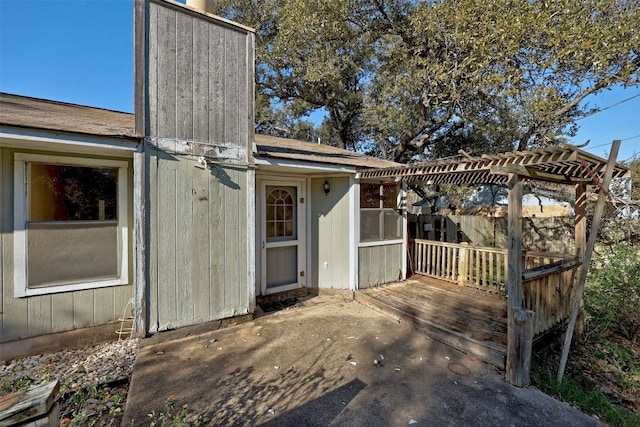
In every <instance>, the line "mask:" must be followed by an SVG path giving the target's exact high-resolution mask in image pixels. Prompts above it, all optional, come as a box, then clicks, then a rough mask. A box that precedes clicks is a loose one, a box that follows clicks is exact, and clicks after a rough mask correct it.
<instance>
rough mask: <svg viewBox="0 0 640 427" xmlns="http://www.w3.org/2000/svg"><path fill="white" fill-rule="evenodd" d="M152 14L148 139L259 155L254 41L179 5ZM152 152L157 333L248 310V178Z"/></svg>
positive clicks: (154, 5)
mask: <svg viewBox="0 0 640 427" xmlns="http://www.w3.org/2000/svg"><path fill="white" fill-rule="evenodd" d="M149 9H150V13H149V58H148V67H149V70H148V81H147V87H148V94H149V99H148V104H149V113H150V116H151V117H150V135H149V136H150V137H152V138H165V139H174V140H177V141H185V142H198V143H202V144H213V145H222V144H223V145H225V146H237V147H239V148H240V150H239V152H240V153H243V152H244V153H247V152H250V150H251V138H250V136H251V135H250V133H251V132H250V129H252V125H253V117H252V114H250V112H252V111H253V101H252V99H253V91H252V88H251V87H250V86H251V85H252V84H253V83H252V82H253V61H252V60H250V58H253V56H250V55H252V50H253V43H252V41H253V37H252V34H251V33H249V32H247V31H245V30H241V29H238V28H234V27H232V26H229V25H226V24H221V23H219V22H217V21H215V20H214V19H212V18H210V17H207V16H204V15H200V14H196V13H192V12H186V11H184V10H182V9H181V7H180V6H178V5H172V4H169V3H164V2H160V1H156V0H154V1H152V2H150V4H149ZM249 41H251V42H249ZM250 67H251V69H249V68H250ZM147 152H150V153H151V154H149V155H148V157H147V161H148V164H149V167H148V169H149V181H148V183H147V191H148V207H149V208H148V209H149V224H148V227H149V232H148V247H149V255H148V259H149V266H148V269H149V273H148V274H149V275H148V278H149V285H148V288H149V296H148V298H149V307H150V308H149V311H150V312H149V332H156V331H159V330H165V329H171V328H175V327H180V326H187V325H191V324H195V323H202V322H206V321H211V320H217V319H221V318H224V317H230V316H234V315H237V314H245V313H247V312H248V309H249V301H248V299H249V295H248V287H247V286H248V285H247V277H248V270H247V269H248V266H247V262H246V260H247V257H248V240H247V238H248V237H247V224H245V222H246V220H244V219H243V218H245V217H246V215H245V214H246V212H247V206H248V203H249V202H248V200H247V194H248V190H247V188H246V182H247V171H246V170H245V169H244V168H243V167H225V166H224V165H221V164H219V163H216V164H214V165H212V166H211V167H210V168H208V169H205V170H203V169H199V168H194V166H193V165H194V161H195V158H194V157H193V156H190V155H186V154H185V155H180V154H175V155H174V154H173V153H164V152H161V151H157V150H156V149H155V148H153V147H152V146H148V148H147ZM242 156H246V155H244V154H242ZM234 160H238V161H240V162H247V161H248V160H249V161H250V159H247V158H246V157H244V158H237V159H234Z"/></svg>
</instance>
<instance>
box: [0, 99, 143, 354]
mask: <svg viewBox="0 0 640 427" xmlns="http://www.w3.org/2000/svg"><path fill="white" fill-rule="evenodd" d="M139 145H140V139H139V138H136V137H135V136H134V134H133V118H132V117H131V115H130V114H124V113H118V112H114V111H107V110H101V109H97V108H89V107H81V106H77V105H70V104H64V103H60V102H51V101H44V100H39V99H33V98H27V97H20V96H14V95H8V94H0V177H1V179H0V181H1V185H0V200H1V201H2V202H1V208H0V224H2V228H1V230H2V235H1V236H2V238H1V240H0V284H1V285H2V286H1V287H2V290H1V292H0V306H1V307H2V309H1V310H2V311H3V312H4V313H3V314H2V315H0V325H1V329H0V332H1V334H0V337H1V339H0V342H7V341H13V340H20V339H23V338H25V337H33V336H38V335H45V334H52V333H56V332H62V331H68V330H72V329H78V328H85V327H91V326H96V325H101V324H104V323H107V322H111V321H113V320H115V319H117V318H118V317H120V316H121V315H122V310H123V307H124V306H125V305H126V303H127V301H128V300H129V299H130V298H131V296H132V294H133V283H134V282H133V278H134V264H133V257H132V253H133V231H132V225H133V215H132V213H133V198H132V196H133V175H134V174H133V163H132V159H133V153H134V152H136V150H138V148H139ZM0 353H5V350H4V349H3V351H2V352H0ZM3 355H4V354H3Z"/></svg>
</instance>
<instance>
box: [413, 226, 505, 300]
mask: <svg viewBox="0 0 640 427" xmlns="http://www.w3.org/2000/svg"><path fill="white" fill-rule="evenodd" d="M413 261H414V264H413V268H414V271H415V272H416V273H420V274H426V275H429V276H434V277H438V278H440V279H444V280H448V281H451V282H455V283H457V284H459V285H462V286H468V287H472V288H479V289H485V290H488V291H491V292H497V293H503V294H504V293H505V292H506V283H507V250H506V249H500V248H488V247H483V246H471V245H466V244H457V243H447V242H437V241H433V240H420V239H416V240H415V243H414V254H413Z"/></svg>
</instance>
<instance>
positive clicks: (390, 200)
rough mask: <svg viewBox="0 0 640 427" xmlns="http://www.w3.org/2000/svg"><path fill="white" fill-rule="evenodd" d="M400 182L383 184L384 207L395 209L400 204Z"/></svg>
mask: <svg viewBox="0 0 640 427" xmlns="http://www.w3.org/2000/svg"><path fill="white" fill-rule="evenodd" d="M399 187H400V186H399V185H398V184H384V185H383V186H382V207H384V208H391V209H395V208H396V207H397V206H398V191H399Z"/></svg>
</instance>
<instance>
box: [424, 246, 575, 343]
mask: <svg viewBox="0 0 640 427" xmlns="http://www.w3.org/2000/svg"><path fill="white" fill-rule="evenodd" d="M411 248H412V254H411V259H412V260H413V269H414V271H415V272H416V273H419V274H424V275H427V276H432V277H436V278H439V279H444V280H447V281H450V282H454V283H457V284H459V285H461V286H468V287H472V288H477V289H483V290H486V291H489V292H493V293H498V294H500V295H502V296H505V297H506V293H507V288H506V286H507V271H508V268H507V250H506V249H500V248H489V247H483V246H472V245H467V244H457V243H448V242H438V241H433V240H422V239H416V240H414V244H413V245H411ZM578 265H579V262H578V261H576V260H575V259H567V258H566V256H564V255H563V254H554V253H540V252H524V253H523V268H524V269H525V270H524V272H523V288H524V308H526V309H529V310H532V311H534V312H535V313H536V316H535V321H534V334H535V335H539V334H541V333H543V332H545V331H547V330H549V329H550V328H552V327H553V326H555V325H556V324H558V323H559V322H562V321H563V320H565V319H568V318H569V315H570V310H571V306H570V305H571V304H570V298H571V287H572V286H573V273H574V271H575V270H576V267H577V266H578Z"/></svg>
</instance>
